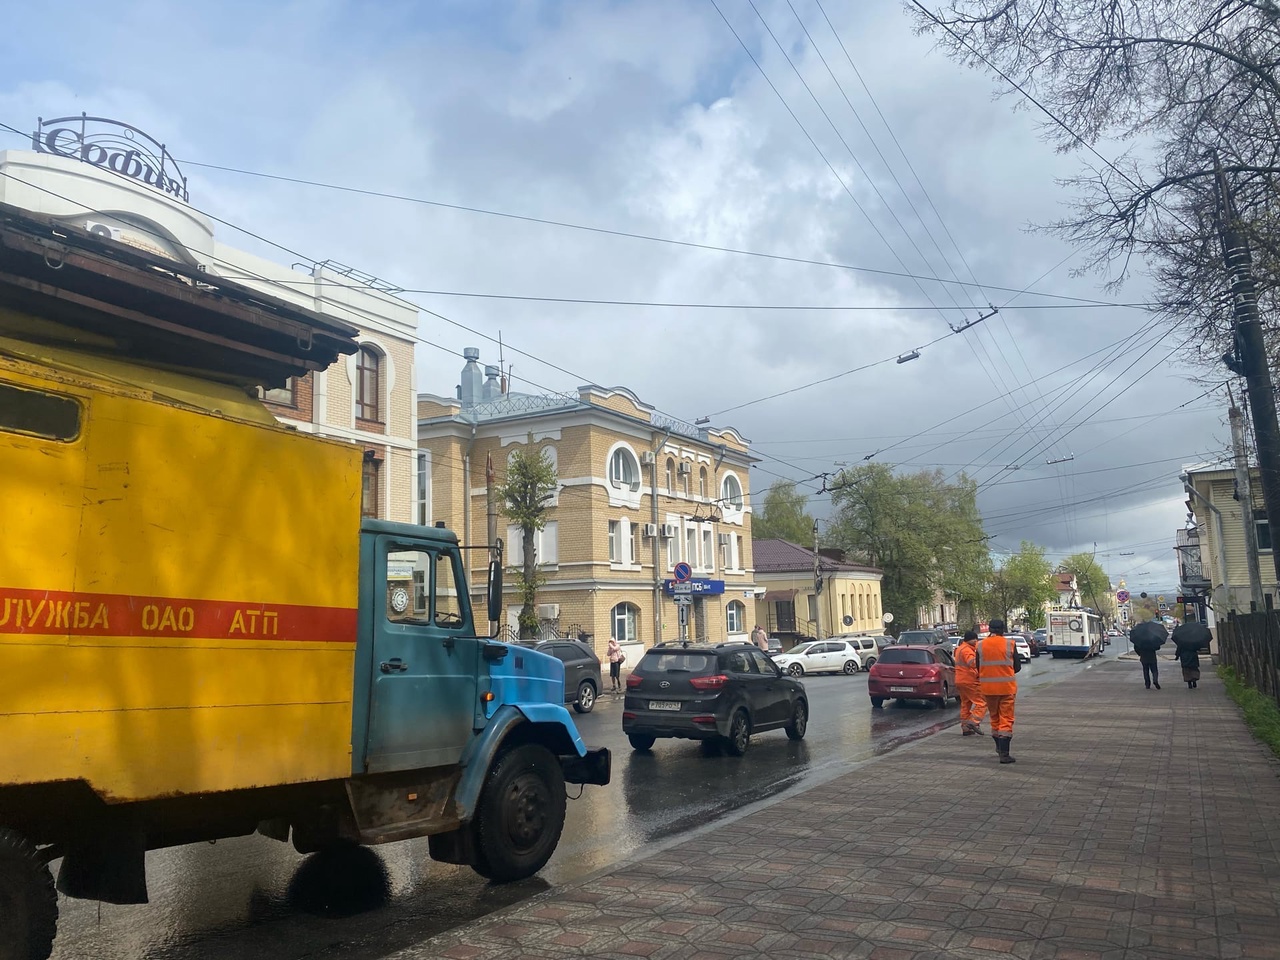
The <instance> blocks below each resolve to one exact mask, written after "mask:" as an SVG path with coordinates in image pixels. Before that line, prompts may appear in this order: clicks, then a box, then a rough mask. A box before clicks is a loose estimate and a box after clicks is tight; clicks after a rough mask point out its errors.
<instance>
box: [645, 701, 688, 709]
mask: <svg viewBox="0 0 1280 960" xmlns="http://www.w3.org/2000/svg"><path fill="white" fill-rule="evenodd" d="M649 709H650V710H679V709H680V704H678V703H676V702H674V701H672V700H650V701H649Z"/></svg>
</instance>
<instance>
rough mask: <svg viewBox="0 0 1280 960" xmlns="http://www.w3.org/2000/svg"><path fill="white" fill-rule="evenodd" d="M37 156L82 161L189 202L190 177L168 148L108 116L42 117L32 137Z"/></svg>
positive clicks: (135, 128)
mask: <svg viewBox="0 0 1280 960" xmlns="http://www.w3.org/2000/svg"><path fill="white" fill-rule="evenodd" d="M31 148H32V149H33V150H35V151H36V152H37V153H48V154H52V155H53V156H55V157H67V158H68V159H71V160H82V161H84V162H85V163H90V164H93V165H94V166H95V167H102V168H103V169H106V170H111V171H113V172H115V173H117V174H119V175H120V176H124V177H129V178H130V179H132V180H137V181H138V182H140V183H145V184H146V185H147V186H149V187H154V188H155V189H156V190H159V191H160V192H161V193H165V194H168V195H169V196H172V197H177V198H178V199H179V200H182V201H183V202H188V196H187V178H186V177H185V176H183V174H182V171H181V170H180V169H179V168H178V163H177V161H176V160H174V159H173V157H171V156H170V155H169V151H168V150H166V149H165V145H164V144H163V143H161V142H160V141H158V140H155V139H153V138H152V137H150V136H148V135H147V134H145V133H143V132H142V131H141V130H139V129H138V128H137V127H134V126H130V125H129V124H127V123H121V122H120V121H119V120H110V119H108V118H106V117H91V116H89V115H88V114H84V113H82V114H80V116H78V117H55V118H54V119H52V120H46V119H44V118H43V117H41V118H39V121H38V122H37V124H36V129H35V132H34V133H32V134H31Z"/></svg>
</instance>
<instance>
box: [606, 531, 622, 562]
mask: <svg viewBox="0 0 1280 960" xmlns="http://www.w3.org/2000/svg"><path fill="white" fill-rule="evenodd" d="M621 551H622V521H621V520H610V521H609V562H610V563H621V562H622V556H621Z"/></svg>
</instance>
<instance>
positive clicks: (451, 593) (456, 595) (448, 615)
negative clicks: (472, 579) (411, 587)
mask: <svg viewBox="0 0 1280 960" xmlns="http://www.w3.org/2000/svg"><path fill="white" fill-rule="evenodd" d="M435 561H436V579H435V607H434V616H435V623H436V626H437V627H460V626H462V624H463V623H465V622H466V618H465V617H463V615H462V603H463V601H462V591H461V590H459V589H458V582H459V581H458V577H457V573H458V571H457V570H455V569H454V565H455V563H456V561H457V558H456V557H450V556H447V555H445V554H438V555H436V557H435Z"/></svg>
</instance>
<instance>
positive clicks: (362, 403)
mask: <svg viewBox="0 0 1280 960" xmlns="http://www.w3.org/2000/svg"><path fill="white" fill-rule="evenodd" d="M381 379H382V355H381V354H380V353H378V351H377V350H374V349H373V348H372V347H361V348H360V352H359V354H357V355H356V416H357V417H359V418H360V419H361V420H373V421H374V422H381V420H382V417H381V413H382V404H381V403H380V402H379V399H380V397H381V395H382V394H381V390H382V385H381Z"/></svg>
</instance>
